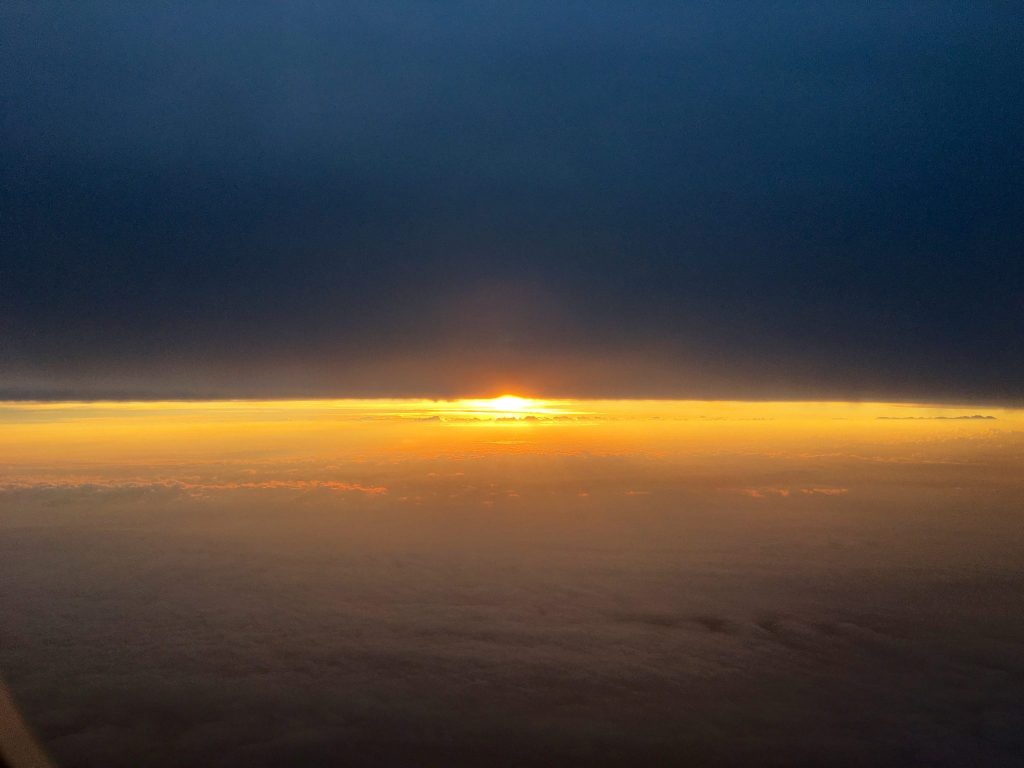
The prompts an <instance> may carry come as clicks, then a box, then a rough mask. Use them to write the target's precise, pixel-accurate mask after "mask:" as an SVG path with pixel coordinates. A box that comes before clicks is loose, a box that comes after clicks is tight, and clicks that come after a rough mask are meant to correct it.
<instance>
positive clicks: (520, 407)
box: [457, 395, 560, 421]
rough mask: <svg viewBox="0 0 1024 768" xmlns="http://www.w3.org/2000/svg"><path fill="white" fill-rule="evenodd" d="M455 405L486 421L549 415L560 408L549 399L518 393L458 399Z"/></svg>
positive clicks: (558, 411) (557, 411) (555, 412)
mask: <svg viewBox="0 0 1024 768" xmlns="http://www.w3.org/2000/svg"><path fill="white" fill-rule="evenodd" d="M457 405H458V407H459V409H461V410H464V411H465V413H466V414H469V415H472V416H473V417H474V418H478V419H484V420H487V421H493V420H506V419H515V420H521V419H526V418H529V417H540V416H551V415H554V414H557V413H560V410H559V409H558V408H556V407H554V403H552V402H551V401H548V400H539V399H537V398H533V397H520V396H519V395H501V396H499V397H492V398H489V399H480V400H459V401H458V402H457Z"/></svg>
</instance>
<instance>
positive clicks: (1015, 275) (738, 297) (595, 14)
mask: <svg viewBox="0 0 1024 768" xmlns="http://www.w3.org/2000/svg"><path fill="white" fill-rule="evenodd" d="M1022 40H1024V10H1022V8H1021V6H1020V4H1019V3H1011V2H1007V3H988V2H978V1H976V2H962V3H943V2H891V3H883V2H863V1H862V2H849V3H845V2H830V3H810V2H788V3H781V2H780V3H758V2H743V3H728V2H700V3H696V2H695V3H684V2H670V3H668V2H667V3H639V4H637V3H625V2H614V3H613V2H600V1H597V0H591V1H590V2H585V3H584V2H580V3H573V2H568V3H550V2H536V3H532V2H522V3H488V2H466V3H457V2H448V1H445V2H410V3H394V2H383V1H382V0H377V1H375V2H366V3H347V4H345V3H333V2H323V3H313V2H289V3H237V4H232V3H226V2H210V3H189V4H178V3H158V2H151V3H138V4H125V3H113V2H111V3H95V2H76V3H66V4H60V5H51V4H47V3H42V2H24V3H19V2H7V3H4V4H3V7H2V10H0V96H2V103H3V105H4V108H3V112H2V118H0V119H2V123H0V157H2V168H0V174H2V176H0V182H2V189H0V215H2V220H0V225H2V229H0V238H2V239H0V247H2V251H0V324H2V335H0V394H5V395H6V396H77V397H91V396H103V395H106V396H118V395H122V396H128V395H140V394H141V395H154V396H158V395H197V396H198V395H238V396H244V395H281V396H293V395H346V394H349V395H374V394H378V395H398V394H405V395H453V394H469V393H474V394H483V393H486V392H488V391H492V390H497V389H519V390H529V391H530V392H531V393H538V394H544V393H548V394H562V395H614V396H681V397H693V396H696V397H754V398H758V397H766V398H767V397H815V398H847V397H872V398H874V397H882V398H894V399H899V398H914V399H917V398H938V399H957V400H959V399H970V400H993V401H996V400H999V401H1005V400H1012V401H1021V400H1024V349H1022V346H1024V345H1022V344H1021V339H1022V338H1024V234H1022V225H1024V149H1022V146H1024V143H1022V138H1024V128H1022V125H1024V43H1022Z"/></svg>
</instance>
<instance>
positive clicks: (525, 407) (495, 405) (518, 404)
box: [484, 395, 541, 413]
mask: <svg viewBox="0 0 1024 768" xmlns="http://www.w3.org/2000/svg"><path fill="white" fill-rule="evenodd" d="M484 405H485V407H488V408H492V409H493V410H495V411H511V412H513V413H522V412H524V411H531V410H533V409H534V408H535V407H536V406H539V405H541V403H540V402H538V401H537V400H527V399H526V398H525V397H516V396H515V395H502V396H501V397H496V398H494V399H493V400H489V401H484Z"/></svg>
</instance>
